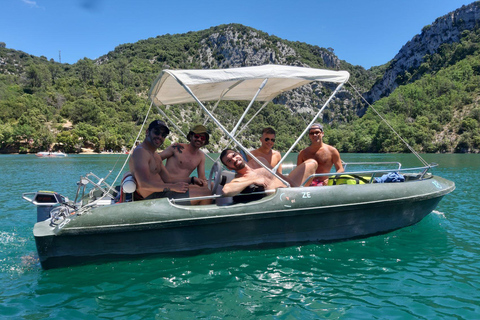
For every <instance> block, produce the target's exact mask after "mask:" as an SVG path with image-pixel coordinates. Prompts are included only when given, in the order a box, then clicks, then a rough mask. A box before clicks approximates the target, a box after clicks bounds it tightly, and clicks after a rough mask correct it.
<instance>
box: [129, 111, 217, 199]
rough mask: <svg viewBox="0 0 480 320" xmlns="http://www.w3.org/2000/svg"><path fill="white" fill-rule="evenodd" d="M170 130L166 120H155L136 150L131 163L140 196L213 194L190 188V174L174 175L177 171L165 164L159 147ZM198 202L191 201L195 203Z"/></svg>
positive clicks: (165, 196)
mask: <svg viewBox="0 0 480 320" xmlns="http://www.w3.org/2000/svg"><path fill="white" fill-rule="evenodd" d="M169 133H170V130H169V129H168V127H167V125H166V124H165V122H163V121H161V120H155V121H153V122H152V123H150V125H149V126H148V129H147V131H146V137H145V140H143V142H142V143H140V144H139V145H138V146H137V147H136V148H135V150H134V151H133V153H132V157H131V158H130V162H129V167H130V172H131V173H132V174H133V176H134V177H135V180H136V183H137V190H136V193H137V197H138V198H140V199H142V198H143V199H156V198H175V199H179V198H188V197H200V196H206V195H210V192H204V190H203V189H205V188H189V181H190V178H189V177H187V178H185V179H181V180H178V179H174V175H173V174H171V172H169V170H167V169H166V168H165V166H164V165H163V163H162V158H161V156H160V155H159V154H158V153H157V152H156V151H157V149H158V148H160V146H161V145H162V144H163V142H164V141H165V138H166V137H167V136H168V134H169ZM207 190H208V189H207ZM198 203H199V202H198V201H197V202H193V201H192V204H198Z"/></svg>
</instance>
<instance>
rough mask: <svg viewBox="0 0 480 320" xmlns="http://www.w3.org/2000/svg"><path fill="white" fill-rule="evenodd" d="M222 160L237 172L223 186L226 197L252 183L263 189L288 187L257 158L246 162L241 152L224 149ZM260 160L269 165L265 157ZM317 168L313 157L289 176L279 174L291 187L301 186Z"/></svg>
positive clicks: (233, 194)
mask: <svg viewBox="0 0 480 320" xmlns="http://www.w3.org/2000/svg"><path fill="white" fill-rule="evenodd" d="M220 160H221V161H222V163H223V164H224V165H225V166H226V167H227V168H228V169H230V170H235V171H236V173H237V175H236V176H235V179H233V180H232V181H230V182H228V183H227V184H225V185H224V186H223V192H224V195H225V196H226V197H233V196H235V195H237V194H239V193H241V192H242V191H244V190H245V189H247V188H251V185H254V186H257V187H261V188H262V189H263V190H273V189H277V188H284V187H286V185H285V184H284V183H283V182H282V181H281V180H280V179H278V178H277V177H275V176H274V175H273V174H272V173H271V172H270V171H268V170H267V169H265V168H264V167H262V166H260V165H259V164H258V163H257V162H256V161H255V160H250V161H248V162H245V160H243V157H242V156H241V155H240V153H238V152H237V151H235V150H232V149H225V150H223V151H222V153H221V154H220ZM258 160H260V161H261V162H262V163H264V164H265V165H266V166H267V167H269V164H268V163H267V161H266V160H265V158H258ZM316 169H317V162H316V161H315V160H313V159H308V160H306V161H305V162H304V163H302V164H300V165H298V166H297V167H296V168H295V169H293V170H292V172H290V174H289V175H288V177H286V176H283V175H282V174H279V176H280V177H281V178H282V179H284V180H285V181H287V182H288V183H289V184H290V186H291V187H299V186H301V184H302V183H303V182H304V181H305V179H306V178H308V177H309V176H311V175H312V174H314V173H315V170H316Z"/></svg>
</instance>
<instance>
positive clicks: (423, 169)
mask: <svg viewBox="0 0 480 320" xmlns="http://www.w3.org/2000/svg"><path fill="white" fill-rule="evenodd" d="M393 163H395V162H393ZM351 164H352V163H351ZM355 164H361V163H360V162H357V163H355ZM364 164H373V162H365V163H364ZM377 164H385V162H382V163H381V162H379V163H377ZM398 164H399V167H398V168H396V169H379V170H359V171H344V172H340V173H336V172H328V173H315V174H312V175H311V176H309V177H308V178H307V179H306V180H305V181H304V182H303V184H302V186H305V184H306V183H307V182H308V181H309V180H310V179H313V178H316V177H329V178H340V177H341V176H345V175H355V176H369V178H370V179H369V183H373V182H374V180H375V179H374V178H375V177H376V176H378V175H380V174H381V175H383V174H388V173H391V172H397V173H399V172H400V173H401V172H404V173H406V172H409V171H420V173H419V175H418V178H417V179H416V180H422V179H423V178H424V177H425V175H426V174H427V172H428V170H430V169H431V168H433V167H436V166H438V164H436V163H432V164H429V165H428V166H423V167H412V168H403V169H402V168H401V164H400V163H398Z"/></svg>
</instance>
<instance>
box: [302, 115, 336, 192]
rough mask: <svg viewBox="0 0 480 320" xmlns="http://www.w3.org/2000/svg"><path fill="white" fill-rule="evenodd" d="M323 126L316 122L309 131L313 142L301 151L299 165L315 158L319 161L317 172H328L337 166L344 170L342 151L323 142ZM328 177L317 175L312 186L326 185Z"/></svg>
mask: <svg viewBox="0 0 480 320" xmlns="http://www.w3.org/2000/svg"><path fill="white" fill-rule="evenodd" d="M323 135H324V132H323V126H322V125H321V124H320V123H314V124H313V125H312V126H311V127H310V130H309V132H308V137H309V138H310V141H311V144H310V146H309V147H307V148H305V149H303V150H302V151H300V153H299V154H298V157H297V166H298V165H300V164H301V163H303V162H305V161H306V160H307V159H314V160H316V161H317V163H318V167H317V170H316V171H315V173H328V172H330V170H332V167H333V166H335V169H336V170H337V172H344V169H343V165H342V160H341V159H340V153H339V152H338V150H337V149H336V148H335V147H332V146H330V145H328V144H326V143H324V142H323ZM327 184H328V177H327V176H323V177H316V178H314V179H313V181H312V182H311V184H310V185H311V186H326V185H327Z"/></svg>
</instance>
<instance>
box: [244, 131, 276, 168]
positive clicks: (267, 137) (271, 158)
mask: <svg viewBox="0 0 480 320" xmlns="http://www.w3.org/2000/svg"><path fill="white" fill-rule="evenodd" d="M260 143H261V144H262V145H261V146H260V148H258V149H255V150H253V151H252V152H251V153H252V154H253V155H254V156H255V157H257V158H260V157H262V158H265V159H267V161H268V163H269V164H270V166H271V167H272V168H274V167H275V166H276V165H277V163H279V162H280V159H282V155H281V154H280V152H278V151H275V150H273V149H272V148H273V145H274V144H275V130H273V128H270V127H268V128H265V129H263V131H262V136H261V137H260ZM247 158H248V160H251V159H252V158H251V157H250V156H249V155H247ZM277 173H282V165H280V166H279V167H278V169H277Z"/></svg>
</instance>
